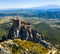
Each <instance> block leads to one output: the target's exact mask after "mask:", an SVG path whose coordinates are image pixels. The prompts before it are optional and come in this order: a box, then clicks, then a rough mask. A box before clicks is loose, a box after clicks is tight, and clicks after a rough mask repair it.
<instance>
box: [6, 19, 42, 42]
mask: <svg viewBox="0 0 60 54" xmlns="http://www.w3.org/2000/svg"><path fill="white" fill-rule="evenodd" d="M37 33H38V32H37V30H36V29H34V28H32V25H31V24H30V23H27V22H24V21H21V22H20V20H19V19H14V20H13V25H12V27H11V29H10V31H9V34H8V36H7V38H8V39H15V38H19V39H22V40H32V41H35V42H37V41H38V38H39V37H38V36H37ZM40 36H41V35H40ZM40 39H42V38H41V37H40Z"/></svg>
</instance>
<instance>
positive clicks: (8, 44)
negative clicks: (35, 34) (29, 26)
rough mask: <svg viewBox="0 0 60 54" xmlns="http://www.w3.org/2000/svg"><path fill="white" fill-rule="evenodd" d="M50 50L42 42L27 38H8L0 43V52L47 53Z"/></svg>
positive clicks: (15, 53)
mask: <svg viewBox="0 0 60 54" xmlns="http://www.w3.org/2000/svg"><path fill="white" fill-rule="evenodd" d="M48 52H49V50H48V49H47V48H44V47H43V46H42V45H40V44H36V43H33V42H30V41H26V40H20V39H15V40H6V41H4V42H1V43H0V54H47V53H48Z"/></svg>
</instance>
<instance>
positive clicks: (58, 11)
mask: <svg viewBox="0 0 60 54" xmlns="http://www.w3.org/2000/svg"><path fill="white" fill-rule="evenodd" d="M4 16H22V17H39V18H60V6H58V5H48V6H41V7H33V8H26V9H24V8H16V9H15V8H11V9H6V10H0V17H4Z"/></svg>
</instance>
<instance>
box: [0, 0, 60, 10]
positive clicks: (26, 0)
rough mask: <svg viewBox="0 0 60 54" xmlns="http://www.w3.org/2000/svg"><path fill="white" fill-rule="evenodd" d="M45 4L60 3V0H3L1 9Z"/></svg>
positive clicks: (0, 2) (0, 3) (0, 5)
mask: <svg viewBox="0 0 60 54" xmlns="http://www.w3.org/2000/svg"><path fill="white" fill-rule="evenodd" d="M44 5H58V6H60V0H1V1H0V9H8V8H31V7H37V6H44Z"/></svg>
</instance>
